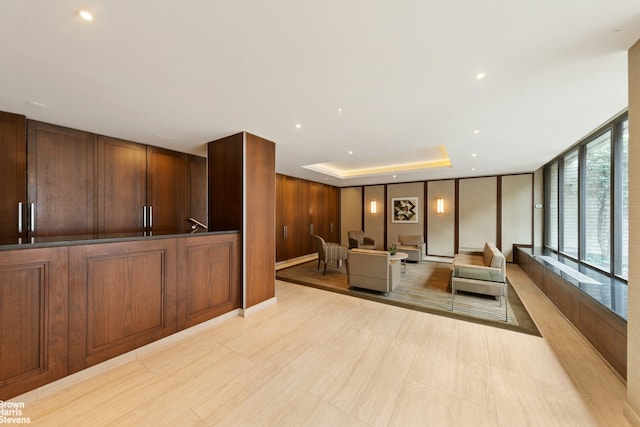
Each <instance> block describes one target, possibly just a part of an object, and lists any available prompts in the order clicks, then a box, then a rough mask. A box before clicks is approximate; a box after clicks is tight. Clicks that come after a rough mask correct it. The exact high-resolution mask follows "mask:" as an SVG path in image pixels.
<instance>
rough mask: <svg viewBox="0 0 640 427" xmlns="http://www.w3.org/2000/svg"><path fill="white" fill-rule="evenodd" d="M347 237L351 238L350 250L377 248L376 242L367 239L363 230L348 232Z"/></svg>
mask: <svg viewBox="0 0 640 427" xmlns="http://www.w3.org/2000/svg"><path fill="white" fill-rule="evenodd" d="M347 237H349V249H354V248H357V249H375V248H376V241H375V240H374V239H372V238H371V237H366V236H365V235H364V231H362V230H354V231H347Z"/></svg>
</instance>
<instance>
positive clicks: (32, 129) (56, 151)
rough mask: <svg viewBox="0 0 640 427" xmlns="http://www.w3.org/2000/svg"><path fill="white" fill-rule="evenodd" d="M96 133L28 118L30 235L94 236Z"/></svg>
mask: <svg viewBox="0 0 640 427" xmlns="http://www.w3.org/2000/svg"><path fill="white" fill-rule="evenodd" d="M94 146H95V135H93V134H90V133H87V132H82V131H78V130H74V129H67V128H63V127H60V126H54V125H50V124H46V123H40V122H36V121H32V120H29V121H28V140H27V163H28V165H29V167H28V192H29V200H28V202H29V233H30V235H32V236H66V235H79V234H81V235H84V234H94V232H95V229H94V225H95V221H94V218H95V215H94V198H93V195H94V167H93V166H94Z"/></svg>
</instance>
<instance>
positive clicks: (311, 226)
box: [309, 224, 313, 236]
mask: <svg viewBox="0 0 640 427" xmlns="http://www.w3.org/2000/svg"><path fill="white" fill-rule="evenodd" d="M309 234H310V235H312V236H313V224H311V225H309Z"/></svg>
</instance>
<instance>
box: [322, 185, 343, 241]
mask: <svg viewBox="0 0 640 427" xmlns="http://www.w3.org/2000/svg"><path fill="white" fill-rule="evenodd" d="M324 200H325V201H324V208H323V212H324V219H323V223H324V227H325V229H326V233H327V238H328V240H329V241H331V242H336V243H340V189H339V188H338V187H333V186H329V185H327V186H326V191H325V194H324Z"/></svg>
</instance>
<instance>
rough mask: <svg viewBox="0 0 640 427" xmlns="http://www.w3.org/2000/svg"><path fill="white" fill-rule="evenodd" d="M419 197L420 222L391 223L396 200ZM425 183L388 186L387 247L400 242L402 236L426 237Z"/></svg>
mask: <svg viewBox="0 0 640 427" xmlns="http://www.w3.org/2000/svg"><path fill="white" fill-rule="evenodd" d="M404 197H417V198H418V222H417V223H406V224H405V223H394V222H391V218H392V206H391V201H392V200H393V199H394V198H404ZM424 212H425V211H424V183H423V182H412V183H409V184H390V185H388V186H387V245H388V246H389V245H391V244H392V243H393V242H397V241H398V235H400V234H417V235H420V236H424V218H425V216H424Z"/></svg>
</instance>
